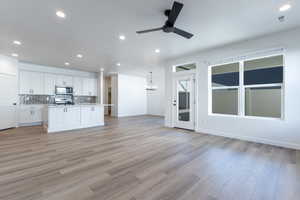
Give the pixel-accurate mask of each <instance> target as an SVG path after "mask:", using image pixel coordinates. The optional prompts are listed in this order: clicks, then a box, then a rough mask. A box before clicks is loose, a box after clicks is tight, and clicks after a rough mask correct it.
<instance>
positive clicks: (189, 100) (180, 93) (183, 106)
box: [173, 75, 195, 130]
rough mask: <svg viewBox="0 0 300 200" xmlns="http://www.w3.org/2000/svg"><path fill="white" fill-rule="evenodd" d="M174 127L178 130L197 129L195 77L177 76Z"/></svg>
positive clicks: (174, 99) (175, 82)
mask: <svg viewBox="0 0 300 200" xmlns="http://www.w3.org/2000/svg"><path fill="white" fill-rule="evenodd" d="M173 86H174V87H173V88H174V92H173V125H174V127H177V128H184V129H190V130H194V129H195V77H194V75H182V76H176V77H175V78H174V83H173Z"/></svg>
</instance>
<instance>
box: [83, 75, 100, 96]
mask: <svg viewBox="0 0 300 200" xmlns="http://www.w3.org/2000/svg"><path fill="white" fill-rule="evenodd" d="M82 89H83V95H84V96H97V79H95V78H83V86H82Z"/></svg>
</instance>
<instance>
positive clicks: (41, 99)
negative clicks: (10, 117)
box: [19, 95, 97, 105]
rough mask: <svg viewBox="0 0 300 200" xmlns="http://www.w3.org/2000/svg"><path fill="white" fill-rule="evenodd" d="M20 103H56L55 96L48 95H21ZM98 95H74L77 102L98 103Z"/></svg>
mask: <svg viewBox="0 0 300 200" xmlns="http://www.w3.org/2000/svg"><path fill="white" fill-rule="evenodd" d="M19 98H20V104H24V105H32V104H54V98H55V96H48V95H19ZM96 101H97V97H95V96H91V97H87V96H74V103H75V104H85V103H96Z"/></svg>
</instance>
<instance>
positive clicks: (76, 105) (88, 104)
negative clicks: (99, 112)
mask: <svg viewBox="0 0 300 200" xmlns="http://www.w3.org/2000/svg"><path fill="white" fill-rule="evenodd" d="M82 106H104V105H103V104H97V103H87V104H74V105H56V104H51V105H47V107H48V108H57V107H82Z"/></svg>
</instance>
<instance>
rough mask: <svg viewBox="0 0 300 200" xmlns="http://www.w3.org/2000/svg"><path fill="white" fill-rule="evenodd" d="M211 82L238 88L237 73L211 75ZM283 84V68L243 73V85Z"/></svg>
mask: <svg viewBox="0 0 300 200" xmlns="http://www.w3.org/2000/svg"><path fill="white" fill-rule="evenodd" d="M212 82H213V83H215V84H219V85H223V86H238V85H239V73H238V72H232V73H224V74H216V75H212ZM282 82H283V67H272V68H265V69H255V70H248V71H245V72H244V84H245V85H255V84H272V83H282Z"/></svg>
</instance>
